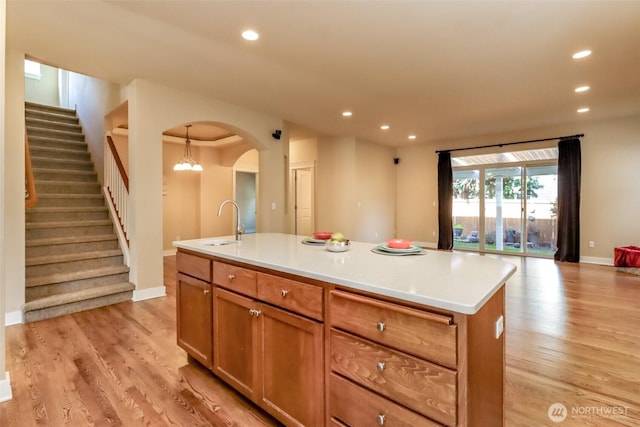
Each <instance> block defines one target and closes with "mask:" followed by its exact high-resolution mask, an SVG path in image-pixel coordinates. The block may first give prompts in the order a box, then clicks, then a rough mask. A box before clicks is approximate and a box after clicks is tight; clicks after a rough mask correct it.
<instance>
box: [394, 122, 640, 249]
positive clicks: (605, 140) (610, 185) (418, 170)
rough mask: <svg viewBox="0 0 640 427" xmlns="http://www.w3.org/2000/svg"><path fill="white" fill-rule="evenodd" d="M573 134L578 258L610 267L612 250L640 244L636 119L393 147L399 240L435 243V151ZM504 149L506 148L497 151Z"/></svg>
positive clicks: (638, 129)
mask: <svg viewBox="0 0 640 427" xmlns="http://www.w3.org/2000/svg"><path fill="white" fill-rule="evenodd" d="M578 133H584V134H585V136H584V137H583V138H582V191H581V210H580V235H581V244H580V254H581V258H584V259H585V260H595V261H602V262H611V261H612V258H613V249H614V247H616V246H622V245H630V244H635V245H638V244H639V243H640V223H639V222H638V221H637V218H636V217H637V212H640V199H639V198H638V197H636V195H637V194H640V180H638V179H637V177H636V176H635V172H636V170H637V162H638V159H639V158H640V144H638V141H639V140H640V116H638V115H635V116H630V117H621V118H611V119H604V120H584V121H582V122H580V123H574V124H571V125H558V126H550V127H543V128H537V129H529V130H521V131H515V132H509V133H503V134H497V135H485V136H478V137H475V138H464V139H458V140H449V141H440V142H436V143H432V144H420V145H412V146H408V147H401V148H398V150H397V155H398V157H399V159H400V163H399V165H398V166H399V168H398V183H397V188H398V193H397V198H398V202H397V215H398V220H397V222H398V224H397V228H398V235H402V236H403V237H406V238H411V239H413V240H416V241H424V242H433V243H435V242H437V239H438V237H437V233H436V230H437V229H438V219H437V214H438V211H437V203H436V204H435V206H434V204H433V203H434V202H436V201H437V195H438V185H437V163H438V157H437V155H436V153H435V150H446V149H451V148H463V147H472V146H477V145H488V144H496V143H500V142H503V143H505V142H510V141H523V140H530V139H539V138H548V137H554V136H563V135H574V134H578ZM546 145H547V146H548V143H547V144H546ZM527 147H529V146H527ZM530 148H536V146H535V145H533V146H531V147H530ZM507 149H510V147H504V148H503V149H502V151H507ZM460 154H463V153H460ZM590 240H591V241H594V243H595V246H594V247H593V248H590V247H589V246H588V242H589V241H590Z"/></svg>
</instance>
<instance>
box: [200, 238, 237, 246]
mask: <svg viewBox="0 0 640 427" xmlns="http://www.w3.org/2000/svg"><path fill="white" fill-rule="evenodd" d="M234 243H238V240H228V239H212V240H206V241H204V242H202V244H203V245H204V246H224V245H232V244H234Z"/></svg>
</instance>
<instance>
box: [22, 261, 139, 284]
mask: <svg viewBox="0 0 640 427" xmlns="http://www.w3.org/2000/svg"><path fill="white" fill-rule="evenodd" d="M128 271H129V267H127V266H126V265H124V264H123V265H111V266H107V267H100V268H92V269H89V270H82V271H74V272H72V273H69V272H65V273H55V274H47V275H44V276H34V277H28V278H26V279H25V286H26V287H27V288H30V287H32V286H42V285H49V284H52V283H63V282H70V281H73V280H80V279H90V278H93V277H101V276H109V275H113V274H120V273H127V272H128Z"/></svg>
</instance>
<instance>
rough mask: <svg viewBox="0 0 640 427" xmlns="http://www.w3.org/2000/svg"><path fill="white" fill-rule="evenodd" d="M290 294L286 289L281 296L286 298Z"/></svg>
mask: <svg viewBox="0 0 640 427" xmlns="http://www.w3.org/2000/svg"><path fill="white" fill-rule="evenodd" d="M288 293H289V291H288V290H286V289H283V290H281V291H280V295H282V296H283V297H286V296H287V294H288Z"/></svg>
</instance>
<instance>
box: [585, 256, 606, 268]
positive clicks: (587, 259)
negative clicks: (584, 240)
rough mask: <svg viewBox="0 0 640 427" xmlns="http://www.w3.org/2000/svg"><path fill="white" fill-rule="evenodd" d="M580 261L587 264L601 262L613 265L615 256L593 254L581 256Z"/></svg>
mask: <svg viewBox="0 0 640 427" xmlns="http://www.w3.org/2000/svg"><path fill="white" fill-rule="evenodd" d="M580 262H581V263H585V264H599V265H611V266H613V258H599V257H592V256H581V257H580Z"/></svg>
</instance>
